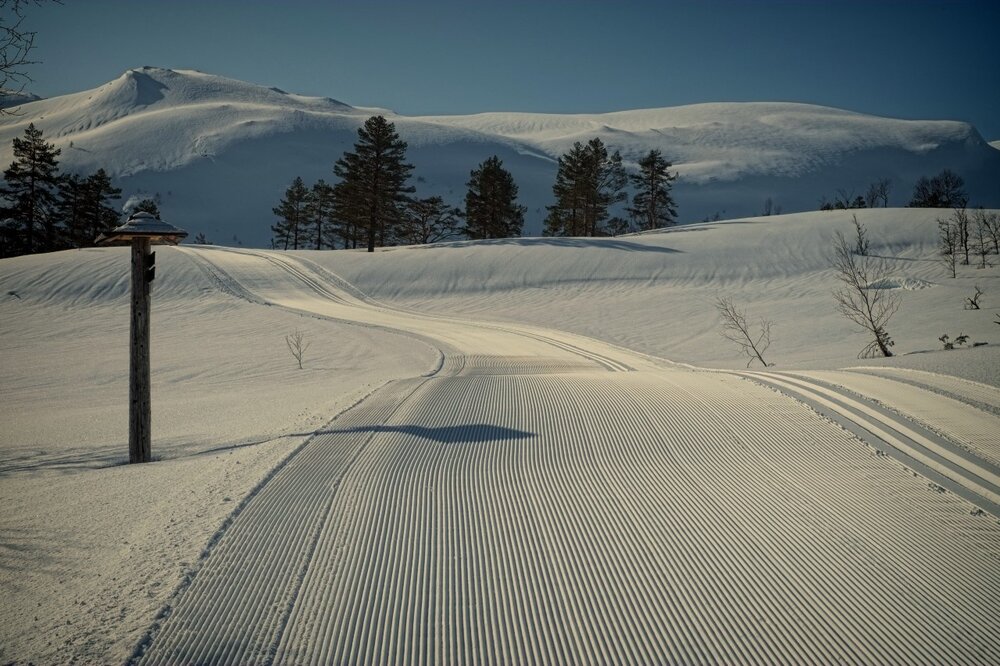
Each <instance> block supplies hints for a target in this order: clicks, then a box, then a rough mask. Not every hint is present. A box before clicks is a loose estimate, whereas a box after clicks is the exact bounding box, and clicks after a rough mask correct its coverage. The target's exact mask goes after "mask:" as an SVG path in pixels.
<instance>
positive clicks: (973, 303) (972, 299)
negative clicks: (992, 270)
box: [965, 284, 984, 310]
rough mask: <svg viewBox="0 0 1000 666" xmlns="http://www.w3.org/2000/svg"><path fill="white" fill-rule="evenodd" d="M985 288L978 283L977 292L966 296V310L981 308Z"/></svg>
mask: <svg viewBox="0 0 1000 666" xmlns="http://www.w3.org/2000/svg"><path fill="white" fill-rule="evenodd" d="M983 293H984V292H983V290H982V289H980V288H979V285H978V284H977V285H976V293H974V294H973V295H972V296H966V298H965V309H966V310H978V309H979V299H980V298H982V297H983Z"/></svg>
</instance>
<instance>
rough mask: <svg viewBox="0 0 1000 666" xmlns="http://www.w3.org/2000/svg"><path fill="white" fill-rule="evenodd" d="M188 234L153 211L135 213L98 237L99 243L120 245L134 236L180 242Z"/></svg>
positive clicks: (163, 241) (164, 241)
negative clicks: (121, 223)
mask: <svg viewBox="0 0 1000 666" xmlns="http://www.w3.org/2000/svg"><path fill="white" fill-rule="evenodd" d="M187 235H188V234H187V232H186V231H184V230H183V229H180V228H178V227H175V226H174V225H172V224H169V223H167V222H164V221H163V220H161V219H159V218H157V217H156V216H155V215H153V214H152V213H148V212H146V211H139V212H137V213H133V214H132V215H131V216H130V217H129V218H128V221H127V222H125V224H123V225H121V226H118V227H116V228H115V229H113V230H112V231H109V232H108V233H106V234H101V235H100V236H98V237H97V244H98V245H118V244H124V243H127V242H129V241H131V240H132V239H133V238H148V239H150V240H151V241H153V242H160V243H178V242H180V240H181V239H182V238H184V237H186V236H187Z"/></svg>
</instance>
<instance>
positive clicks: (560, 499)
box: [137, 262, 1000, 665]
mask: <svg viewBox="0 0 1000 666" xmlns="http://www.w3.org/2000/svg"><path fill="white" fill-rule="evenodd" d="M279 263H280V262H279ZM276 268H277V267H276ZM282 270H285V269H282ZM305 277H306V278H309V276H308V275H306V276H305ZM299 279H301V278H299ZM310 279H312V280H315V278H310ZM303 281H304V282H305V280H303ZM318 286H319V288H324V287H323V285H322V284H319V285H318ZM334 293H336V292H334ZM348 297H349V298H354V297H355V295H354V294H348ZM407 315H409V313H407ZM496 330H498V332H500V331H504V332H505V333H506V334H509V333H511V332H515V333H519V331H517V330H516V329H513V328H512V329H510V330H507V329H505V327H498V328H497V329H496ZM584 351H586V350H584ZM596 355H597V356H601V355H600V354H599V353H598V354H596ZM581 358H588V357H586V356H581ZM609 360H614V359H609ZM616 362H617V361H616ZM604 367H605V368H606V366H604ZM570 369H574V370H576V372H569V370H570ZM606 369H607V368H606ZM580 370H581V368H579V367H573V364H572V363H570V364H569V365H566V362H565V361H561V360H560V359H546V358H536V357H527V358H526V357H497V356H495V355H493V356H491V355H490V354H489V350H484V355H483V356H481V357H480V356H477V355H475V354H457V355H452V356H449V357H446V358H445V361H444V364H443V368H442V372H441V373H439V374H438V375H436V376H434V377H429V378H417V379H414V380H405V381H401V382H396V383H393V384H390V385H389V386H387V387H386V388H384V389H382V390H380V391H378V392H376V393H375V394H374V395H373V396H372V397H371V398H369V399H368V400H366V401H365V402H363V403H361V404H360V405H359V406H357V407H356V408H354V409H352V410H351V411H349V412H347V413H346V414H344V415H342V416H341V417H340V418H338V420H337V421H336V422H334V424H333V425H332V427H331V428H329V429H328V431H326V432H322V433H318V434H317V435H316V436H315V437H314V438H313V439H312V440H311V441H310V442H309V443H308V444H307V445H305V446H304V447H302V448H301V449H300V450H299V452H298V453H297V454H296V455H295V456H294V457H293V458H292V459H291V460H290V461H289V462H288V463H287V464H286V465H285V466H284V467H283V468H282V469H281V470H280V471H279V472H278V473H276V474H275V476H274V477H273V478H272V479H271V481H270V482H268V483H267V484H266V485H265V486H264V487H263V488H262V489H261V490H260V492H259V493H257V495H256V496H255V497H254V498H253V499H252V500H250V501H249V502H248V503H247V504H246V506H245V508H244V510H243V511H242V512H241V513H240V514H239V515H238V516H236V517H235V518H234V520H233V522H232V524H231V526H230V527H229V529H228V530H227V531H226V533H225V534H224V535H223V537H222V538H221V539H220V540H219V541H218V543H217V544H216V546H215V548H214V550H213V551H212V552H211V554H210V555H209V556H208V557H207V558H206V560H205V563H204V565H203V566H202V568H201V570H200V571H199V573H198V574H197V575H196V576H195V577H194V579H193V581H192V583H191V585H190V586H189V587H188V588H187V589H186V590H185V592H184V593H183V594H182V595H181V596H180V597H179V598H178V599H177V600H176V601H175V603H174V604H173V606H172V608H171V609H169V613H168V615H167V617H166V619H165V620H164V622H163V624H162V627H161V628H160V629H159V631H157V632H156V633H155V634H154V635H153V637H152V640H151V641H150V642H149V644H148V649H147V650H146V652H145V653H144V654H143V655H138V656H137V660H138V661H141V663H144V664H330V663H336V664H402V663H406V664H508V663H509V664H514V663H517V664H667V663H685V664H688V663H693V664H716V663H732V664H773V663H803V664H806V663H808V664H815V663H838V664H887V665H890V664H891V665H895V664H969V665H979V664H988V663H1000V566H998V563H1000V529H998V527H997V524H996V521H995V520H993V519H992V518H990V517H988V516H982V515H970V512H969V505H968V504H967V503H966V502H965V501H963V500H962V499H960V498H959V497H957V496H955V495H953V494H950V493H938V492H934V491H933V490H931V489H929V488H928V486H927V483H926V480H925V479H923V478H920V477H917V476H916V475H914V474H911V473H910V472H909V471H907V470H906V469H905V468H903V467H902V466H901V465H900V464H898V463H897V462H895V461H893V460H891V459H889V458H888V457H885V456H876V455H873V453H872V451H871V449H870V448H869V447H867V446H865V445H864V444H863V443H862V442H860V441H859V440H858V439H856V438H854V437H852V436H851V435H849V434H848V433H846V432H844V431H843V430H841V429H839V428H836V427H833V426H831V424H830V423H829V421H827V420H826V419H824V418H822V417H821V416H819V415H817V414H815V413H814V412H812V411H810V410H807V409H803V408H802V407H801V406H800V405H799V404H798V403H796V402H795V401H792V400H787V399H784V398H778V397H777V396H775V394H774V393H773V392H772V391H771V390H769V389H767V388H764V387H762V386H757V385H755V384H752V383H747V382H745V381H743V380H742V379H741V378H740V377H734V376H732V375H728V374H725V373H708V372H702V373H696V372H687V371H680V370H669V369H661V370H658V371H655V372H627V373H624V372H619V373H609V372H601V371H599V369H598V368H592V370H591V371H589V372H581V371H580ZM543 372H554V373H559V374H540V373H543ZM531 373H538V374H531ZM740 374H741V375H743V374H746V375H757V376H756V377H755V379H756V380H757V381H764V382H766V383H769V384H771V385H784V386H785V387H786V388H788V387H789V386H791V387H794V388H795V389H796V391H797V392H799V393H809V395H811V396H812V398H813V400H814V401H818V400H825V401H827V402H829V403H831V404H833V405H837V406H840V407H843V406H844V405H845V404H846V401H847V400H848V398H847V397H846V396H844V395H842V394H840V393H837V392H836V391H831V390H830V389H829V387H825V386H817V385H816V384H814V383H810V382H806V381H805V380H803V379H801V378H795V377H786V376H770V375H773V374H774V373H763V374H764V375H768V376H762V375H761V373H740ZM803 384H804V386H803ZM821 389H822V390H821ZM831 393H832V395H831ZM862 406H863V405H862ZM852 409H853V412H852V413H858V412H861V413H864V410H862V409H858V408H852ZM867 417H869V418H870V422H869V424H868V425H870V426H871V427H873V428H874V427H878V428H882V429H883V430H887V429H890V428H891V429H892V430H893V431H894V432H896V433H899V432H900V430H896V427H897V426H899V427H900V428H905V427H906V425H905V424H902V423H898V422H893V423H885V422H880V421H879V419H878V418H876V416H874V415H867ZM876 423H878V424H879V425H876ZM914 434H915V435H917V436H918V437H919V436H920V433H914ZM935 444H938V445H940V443H939V442H935ZM956 448H957V447H956ZM946 453H950V454H955V455H957V454H958V452H957V451H950V452H946ZM958 458H959V460H958V461H957V462H956V466H957V467H958V468H959V469H960V470H962V474H963V475H965V476H962V475H960V476H962V480H963V481H964V482H967V483H968V482H970V480H971V479H972V478H973V477H974V475H972V473H971V467H970V461H969V460H968V459H966V458H962V456H961V455H958ZM987 471H988V470H987Z"/></svg>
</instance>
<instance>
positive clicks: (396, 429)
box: [316, 423, 535, 444]
mask: <svg viewBox="0 0 1000 666" xmlns="http://www.w3.org/2000/svg"><path fill="white" fill-rule="evenodd" d="M348 433H403V434H406V435H413V436H414V437H420V438H421V439H429V440H431V441H434V442H440V443H442V444H475V443H478V442H495V441H497V440H504V439H528V438H530V437H534V436H535V433H533V432H526V431H524V430H515V429H514V428H505V427H503V426H496V425H489V424H486V423H470V424H464V425H457V426H443V427H439V428H428V427H426V426H418V425H395V426H389V425H371V426H359V427H356V428H344V429H343V430H320V431H318V432H317V433H316V434H317V435H343V434H348Z"/></svg>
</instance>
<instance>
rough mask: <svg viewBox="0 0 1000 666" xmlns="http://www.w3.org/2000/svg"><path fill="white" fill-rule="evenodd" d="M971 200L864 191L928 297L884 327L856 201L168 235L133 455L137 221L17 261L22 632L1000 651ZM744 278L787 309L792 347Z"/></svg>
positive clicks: (678, 653)
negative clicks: (143, 451)
mask: <svg viewBox="0 0 1000 666" xmlns="http://www.w3.org/2000/svg"><path fill="white" fill-rule="evenodd" d="M947 214H948V212H947V211H922V210H898V209H889V210H877V211H863V212H862V213H861V214H860V215H859V220H860V221H862V222H863V223H864V224H865V225H866V226H867V227H868V229H869V233H870V235H871V242H872V253H873V254H876V255H879V256H882V257H885V258H886V260H887V261H889V262H890V265H891V266H892V278H893V284H894V285H899V287H898V289H899V293H900V294H901V296H902V299H903V305H902V307H901V309H900V311H899V313H898V314H897V315H896V318H895V319H894V320H893V321H892V323H891V324H890V325H889V327H888V330H889V333H890V334H891V335H892V337H893V338H894V339H895V340H896V346H895V347H894V350H895V351H896V352H897V354H898V356H896V357H894V358H892V359H887V360H879V361H873V360H870V359H865V360H858V359H857V358H856V357H855V355H856V353H857V351H858V350H859V349H860V348H861V347H862V346H863V345H864V344H865V342H866V340H865V339H864V337H863V336H862V335H861V334H860V333H857V332H855V331H854V330H853V329H852V328H851V326H850V325H849V324H848V323H847V322H846V321H844V320H843V319H842V318H840V317H839V316H838V315H837V314H836V312H835V311H834V304H833V298H832V295H831V291H832V290H833V289H834V288H835V286H836V283H835V281H834V279H833V275H832V272H831V271H830V270H829V257H830V254H831V253H832V249H831V246H830V238H831V237H832V234H833V232H834V230H836V229H840V230H843V231H844V232H845V233H846V232H849V231H850V215H849V214H844V213H841V212H830V213H810V214H802V215H790V216H782V217H771V218H755V219H746V220H734V221H731V222H725V223H718V224H708V225H695V226H690V227H684V228H680V229H674V230H670V231H667V232H663V233H654V234H645V235H641V236H630V237H622V238H614V239H516V240H507V241H493V242H476V243H472V242H463V243H450V244H444V245H439V246H428V247H414V248H398V249H386V250H383V251H380V252H376V253H374V254H368V253H364V252H321V253H317V252H298V253H267V252H253V251H241V250H232V249H226V248H184V247H182V248H159V249H158V250H157V252H158V255H159V256H158V261H157V265H158V273H157V279H156V282H155V283H154V296H153V307H154V310H153V327H152V330H153V391H154V393H153V396H154V414H153V424H154V426H153V427H154V440H153V451H154V456H156V457H157V458H158V460H157V462H155V463H153V464H150V465H142V466H127V465H121V464H119V463H121V462H122V461H123V460H124V459H125V457H126V448H127V447H126V442H125V439H126V414H125V403H126V399H127V397H126V392H127V388H126V383H127V381H126V378H127V362H126V360H125V359H126V358H127V353H126V349H127V310H128V295H127V284H128V283H127V266H128V260H127V251H126V250H124V249H120V248H112V249H91V250H79V251H69V252H61V253H56V254H52V255H44V256H34V257H21V258H16V259H5V260H3V261H2V262H0V392H2V398H3V411H2V414H0V502H2V503H3V506H4V507H5V509H6V510H5V511H4V512H3V514H2V515H0V534H3V539H2V541H0V582H2V587H3V589H4V591H5V603H4V604H3V605H2V606H0V660H2V661H4V663H6V662H7V661H16V662H28V661H34V662H35V663H64V662H69V661H70V660H71V659H73V658H76V659H77V661H80V662H85V663H108V662H111V663H114V662H121V661H124V660H126V659H128V658H129V657H130V656H132V655H135V656H139V655H144V657H143V658H144V659H145V660H146V661H147V662H148V663H177V662H183V663H188V662H198V663H202V662H204V663H208V662H217V663H226V662H229V663H233V662H239V663H250V662H252V661H255V660H258V659H261V660H265V661H266V660H267V659H268V658H272V657H273V658H275V659H277V660H278V661H287V662H294V663H298V662H304V661H315V662H317V663H322V662H330V661H333V662H338V663H339V662H347V663H354V662H381V663H389V662H394V661H395V662H399V661H403V662H417V661H425V662H428V663H429V662H431V661H437V662H450V663H459V662H462V663H468V662H471V661H483V662H489V661H493V662H508V663H509V662H521V663H528V662H545V661H550V662H551V661H560V662H567V663H568V662H587V661H589V662H624V661H647V662H656V663H663V662H667V661H700V660H708V661H725V662H731V663H733V662H744V663H752V662H755V661H786V662H792V661H799V662H815V661H817V660H819V661H838V660H840V661H856V662H875V661H884V662H889V663H900V662H925V663H926V662H937V661H941V660H944V659H948V660H954V661H956V662H964V663H970V664H974V663H990V662H995V661H996V660H998V659H1000V653H998V652H997V649H996V645H998V644H1000V640H998V639H1000V625H998V623H997V618H998V617H1000V613H998V612H997V611H998V608H997V606H996V599H997V598H1000V577H998V575H997V569H996V566H995V563H996V558H997V556H998V555H1000V527H998V523H997V515H996V514H997V507H1000V436H998V435H997V433H998V432H1000V430H998V426H1000V389H998V388H997V387H998V386H1000V354H998V353H997V349H1000V346H998V344H997V342H998V336H1000V326H997V325H996V324H994V323H993V320H994V319H995V316H996V313H997V312H998V311H1000V307H997V306H998V304H1000V300H998V299H1000V267H998V266H995V265H994V266H991V267H989V268H985V269H976V268H974V267H971V266H962V267H960V275H959V278H957V279H954V280H953V279H951V278H948V277H946V276H945V271H944V269H943V267H942V266H941V265H940V264H939V263H938V262H937V261H936V257H935V247H934V246H935V234H936V225H935V218H936V217H938V216H945V215H947ZM993 261H996V257H993ZM977 284H978V285H979V286H980V287H981V288H982V290H983V291H984V292H985V296H984V297H983V299H982V302H983V304H984V306H983V309H982V310H978V311H974V310H964V309H963V307H962V304H963V301H964V298H965V297H966V296H970V295H972V292H973V287H974V286H975V285H977ZM719 296H729V297H732V298H734V299H735V300H736V301H737V302H738V303H740V304H742V305H744V306H746V307H747V308H748V309H749V311H750V313H751V314H752V315H756V316H765V317H768V318H770V319H772V320H773V321H774V332H775V342H774V344H773V346H772V349H771V350H770V353H769V357H770V358H769V360H771V361H772V362H773V363H775V364H776V365H775V366H774V367H772V368H769V369H768V370H767V372H760V369H759V368H755V369H754V372H752V373H751V374H750V375H747V374H744V361H743V360H742V359H741V358H740V357H739V356H738V354H737V353H736V350H735V349H734V348H733V347H732V346H731V345H729V343H727V342H726V341H724V340H723V339H722V338H721V337H720V336H719V334H718V328H719V326H718V319H717V315H716V313H715V312H714V310H713V308H712V302H713V301H714V300H715V298H717V297H719ZM296 329H298V330H301V331H304V332H305V333H306V336H307V340H308V341H310V342H311V343H312V346H311V347H310V348H309V350H308V351H307V353H306V358H305V369H303V370H299V369H298V368H297V367H296V365H295V362H294V360H293V359H292V357H291V355H290V354H289V353H288V351H287V349H286V348H285V347H284V344H285V343H284V336H285V335H286V334H288V333H291V332H292V331H294V330H296ZM942 333H949V334H951V335H952V337H955V336H956V335H958V334H959V333H966V334H968V335H969V336H970V339H971V340H972V341H977V342H986V343H988V344H986V345H984V346H980V347H977V348H975V349H963V350H955V351H943V350H940V343H939V342H938V341H937V339H936V338H937V337H938V336H939V335H941V334H942ZM689 366H698V367H702V368H711V369H712V370H711V371H707V372H706V371H697V370H693V369H691V368H690V367H689ZM862 366H863V367H862ZM842 368H853V369H851V370H848V371H842V370H840V369H842ZM789 370H794V372H787V371H789ZM748 379H751V380H752V381H747V380H748ZM335 417H336V418H335ZM859 437H860V439H859ZM883 454H885V455H883ZM265 480H266V481H267V482H266V483H263V482H264V481H265ZM939 491H941V492H939ZM980 509H984V510H985V511H986V513H985V514H981V513H980V512H979V510H980ZM969 627H975V631H969Z"/></svg>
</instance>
